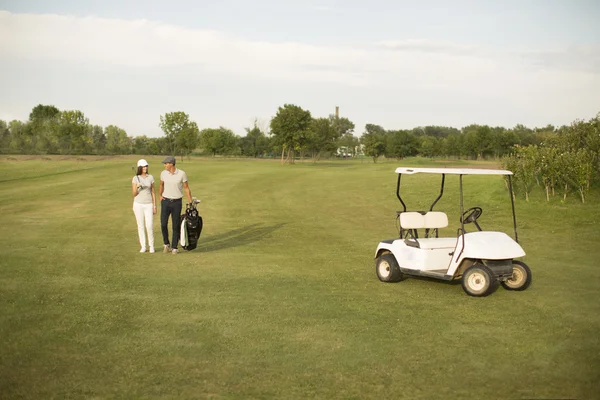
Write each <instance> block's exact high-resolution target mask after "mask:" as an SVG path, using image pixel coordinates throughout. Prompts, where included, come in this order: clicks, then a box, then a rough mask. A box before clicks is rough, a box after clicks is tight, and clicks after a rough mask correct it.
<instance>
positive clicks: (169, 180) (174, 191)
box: [160, 168, 188, 199]
mask: <svg viewBox="0 0 600 400" xmlns="http://www.w3.org/2000/svg"><path fill="white" fill-rule="evenodd" d="M160 180H161V181H163V182H164V189H163V193H162V197H166V198H167V199H181V198H182V197H183V182H187V181H188V179H187V175H186V174H185V172H184V171H183V170H180V169H178V168H176V169H175V172H174V173H170V172H169V171H167V170H164V171H162V172H161V173H160Z"/></svg>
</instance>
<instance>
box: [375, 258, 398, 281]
mask: <svg viewBox="0 0 600 400" xmlns="http://www.w3.org/2000/svg"><path fill="white" fill-rule="evenodd" d="M375 272H376V273H377V277H378V278H379V280H380V281H381V282H388V283H389V282H400V281H401V280H402V279H403V278H404V276H403V274H402V272H401V271H400V266H399V265H398V262H397V261H396V257H394V255H393V254H391V253H386V254H382V255H381V256H379V257H377V261H376V262H375Z"/></svg>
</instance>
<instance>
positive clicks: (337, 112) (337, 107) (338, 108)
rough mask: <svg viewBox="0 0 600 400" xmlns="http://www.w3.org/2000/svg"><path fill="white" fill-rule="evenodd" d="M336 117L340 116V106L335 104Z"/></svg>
mask: <svg viewBox="0 0 600 400" xmlns="http://www.w3.org/2000/svg"><path fill="white" fill-rule="evenodd" d="M335 117H336V118H339V117H340V107H339V106H335Z"/></svg>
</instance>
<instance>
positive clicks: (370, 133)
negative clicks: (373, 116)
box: [360, 124, 385, 163]
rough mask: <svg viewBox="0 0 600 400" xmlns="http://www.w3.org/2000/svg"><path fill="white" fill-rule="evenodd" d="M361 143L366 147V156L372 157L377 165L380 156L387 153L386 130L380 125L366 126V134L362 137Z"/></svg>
mask: <svg viewBox="0 0 600 400" xmlns="http://www.w3.org/2000/svg"><path fill="white" fill-rule="evenodd" d="M360 142H361V144H362V145H364V148H365V154H366V155H368V156H371V157H372V158H373V162H374V163H376V162H377V159H378V158H379V156H381V155H383V154H384V153H385V129H383V128H382V127H381V126H379V125H374V124H367V125H365V132H364V133H363V134H362V136H361V137H360Z"/></svg>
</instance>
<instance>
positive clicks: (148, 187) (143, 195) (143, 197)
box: [131, 175, 154, 204]
mask: <svg viewBox="0 0 600 400" xmlns="http://www.w3.org/2000/svg"><path fill="white" fill-rule="evenodd" d="M131 182H132V183H135V184H136V185H141V186H142V188H141V190H140V191H139V192H138V195H137V196H135V197H134V198H133V201H134V202H135V203H140V204H150V203H152V184H153V183H154V177H153V176H152V175H146V177H145V178H144V177H143V176H141V175H136V176H134V177H133V179H132V180H131Z"/></svg>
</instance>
